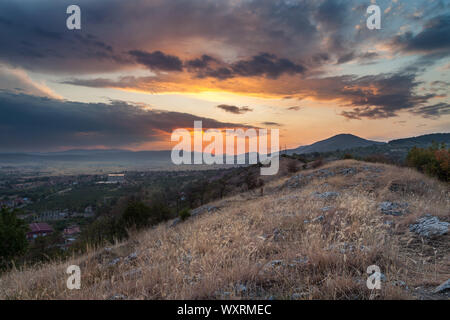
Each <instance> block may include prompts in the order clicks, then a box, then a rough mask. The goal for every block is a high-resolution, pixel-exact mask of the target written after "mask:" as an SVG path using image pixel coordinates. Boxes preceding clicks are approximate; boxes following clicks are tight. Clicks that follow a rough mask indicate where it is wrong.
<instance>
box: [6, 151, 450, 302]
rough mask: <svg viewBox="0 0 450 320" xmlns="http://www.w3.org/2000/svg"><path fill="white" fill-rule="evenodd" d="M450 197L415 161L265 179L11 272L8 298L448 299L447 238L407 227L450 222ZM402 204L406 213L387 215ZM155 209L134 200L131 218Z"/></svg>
mask: <svg viewBox="0 0 450 320" xmlns="http://www.w3.org/2000/svg"><path fill="white" fill-rule="evenodd" d="M449 199H450V197H449V189H448V184H445V183H442V182H439V181H437V180H435V179H433V178H430V177H427V176H424V175H423V174H421V173H419V172H417V171H416V170H413V169H410V168H399V167H394V166H391V165H386V164H373V163H365V162H360V161H354V160H344V161H336V162H332V163H328V164H322V165H321V166H320V167H318V168H316V169H308V170H302V171H300V172H297V173H292V174H290V175H289V176H288V177H281V178H277V179H275V180H272V181H265V183H264V193H262V192H260V191H259V190H249V191H245V192H241V193H238V194H235V195H231V196H228V197H225V198H223V199H218V200H216V201H214V202H211V203H209V204H208V205H205V210H196V212H201V213H196V214H192V215H191V216H190V217H187V218H186V219H185V221H181V222H179V223H177V224H174V223H172V222H170V221H169V222H163V223H160V224H158V225H156V226H154V227H152V228H150V229H147V228H144V229H142V230H141V231H132V230H131V231H130V232H129V238H128V239H126V240H125V239H124V240H122V241H117V242H115V243H114V244H111V245H107V246H104V245H102V246H97V247H90V248H89V249H88V250H87V251H86V252H85V253H84V254H82V255H79V256H74V257H72V258H70V259H68V260H63V261H53V262H51V263H45V264H42V265H40V266H34V267H33V268H17V269H13V270H11V271H10V272H8V273H6V274H4V275H3V276H2V277H0V299H397V298H398V299H413V298H417V299H434V298H439V297H441V298H442V296H439V294H437V293H433V290H434V288H435V287H436V286H437V285H439V284H441V283H442V282H443V281H445V280H447V279H449V278H450V270H449V268H448V259H449V258H450V248H449V247H448V241H449V240H450V239H449V235H448V234H443V235H439V236H436V237H431V238H427V237H423V236H420V235H418V234H417V233H415V232H413V231H411V230H410V225H411V224H414V223H415V222H416V221H417V220H418V219H419V218H421V217H423V216H425V215H426V214H429V215H432V216H434V217H436V219H440V221H446V222H449V220H450V219H449V218H450V217H449V211H448V208H449V207H450V200H449ZM380 204H383V205H382V209H380ZM386 204H387V205H386ZM397 205H398V207H399V208H401V212H397V211H393V210H391V209H392V208H396V207H397ZM391 207H392V208H391ZM148 208H149V207H147V206H145V207H144V206H142V205H140V204H136V205H135V206H133V208H132V209H130V211H129V212H128V214H127V215H126V216H127V217H128V218H127V219H129V220H127V221H131V223H130V225H133V223H134V224H139V225H140V223H141V222H139V223H138V221H141V220H140V218H139V219H135V217H136V213H138V215H139V216H141V214H140V213H146V212H148V210H149V209H148ZM147 222H148V220H145V222H144V223H143V225H145V224H146V223H147ZM72 264H75V265H79V266H80V268H81V272H82V275H81V279H82V285H81V289H80V290H69V289H67V287H66V280H67V275H66V273H65V270H66V268H67V267H68V266H69V265H72ZM371 265H377V266H379V267H380V269H381V272H382V273H383V275H384V277H383V278H382V279H383V282H382V287H381V290H369V289H368V288H367V286H366V280H367V277H368V274H367V273H366V270H367V267H368V266H371Z"/></svg>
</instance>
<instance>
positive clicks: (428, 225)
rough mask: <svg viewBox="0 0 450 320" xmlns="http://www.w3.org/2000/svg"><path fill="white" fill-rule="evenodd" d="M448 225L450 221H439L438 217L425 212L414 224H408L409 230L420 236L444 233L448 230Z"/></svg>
mask: <svg viewBox="0 0 450 320" xmlns="http://www.w3.org/2000/svg"><path fill="white" fill-rule="evenodd" d="M449 225H450V223H448V222H443V221H440V220H439V218H437V217H433V216H432V215H429V214H427V215H425V216H424V217H422V218H420V219H418V220H417V221H416V224H412V225H410V226H409V230H410V231H412V232H415V233H417V234H418V235H420V236H422V237H425V238H429V237H433V236H441V235H444V234H446V233H447V232H448V227H449Z"/></svg>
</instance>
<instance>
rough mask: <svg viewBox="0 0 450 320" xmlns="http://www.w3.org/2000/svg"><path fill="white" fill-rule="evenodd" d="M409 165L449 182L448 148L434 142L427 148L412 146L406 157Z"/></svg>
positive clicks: (449, 153)
mask: <svg viewBox="0 0 450 320" xmlns="http://www.w3.org/2000/svg"><path fill="white" fill-rule="evenodd" d="M406 162H407V164H408V165H409V166H411V167H414V168H416V169H417V170H419V171H420V172H424V173H426V174H428V175H430V176H433V177H437V178H438V179H439V180H442V181H446V182H450V149H447V148H446V146H445V144H441V145H440V146H439V145H438V144H437V143H434V144H433V145H432V146H430V147H429V148H418V147H413V148H412V149H411V150H410V151H409V153H408V156H407V158H406Z"/></svg>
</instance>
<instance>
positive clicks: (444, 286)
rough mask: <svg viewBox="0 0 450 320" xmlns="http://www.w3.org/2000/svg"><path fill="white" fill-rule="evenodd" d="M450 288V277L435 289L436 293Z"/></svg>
mask: <svg viewBox="0 0 450 320" xmlns="http://www.w3.org/2000/svg"><path fill="white" fill-rule="evenodd" d="M449 290H450V279H448V280H447V281H445V282H444V283H442V284H441V285H440V286H439V287H437V288H436V289H434V291H433V292H434V293H444V292H447V291H449Z"/></svg>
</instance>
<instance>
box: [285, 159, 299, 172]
mask: <svg viewBox="0 0 450 320" xmlns="http://www.w3.org/2000/svg"><path fill="white" fill-rule="evenodd" d="M298 165H299V162H298V161H297V160H290V161H289V162H288V164H287V169H288V171H289V172H290V173H295V172H297V171H298Z"/></svg>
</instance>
